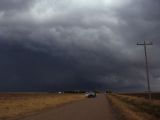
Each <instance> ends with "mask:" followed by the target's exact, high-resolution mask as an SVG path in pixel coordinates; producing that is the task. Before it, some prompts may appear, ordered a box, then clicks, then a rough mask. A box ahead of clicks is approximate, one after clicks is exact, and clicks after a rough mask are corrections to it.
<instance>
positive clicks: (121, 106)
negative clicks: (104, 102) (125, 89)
mask: <svg viewBox="0 0 160 120" xmlns="http://www.w3.org/2000/svg"><path fill="white" fill-rule="evenodd" d="M108 98H109V100H110V102H111V104H112V105H113V107H114V109H115V111H116V112H117V113H118V117H119V119H121V120H159V117H158V116H157V115H156V111H155V107H153V106H159V105H160V104H159V101H148V100H146V99H144V98H138V97H131V96H124V95H115V94H114V95H109V96H108ZM156 110H158V109H156ZM157 112H158V111H157ZM152 113H153V114H152Z"/></svg>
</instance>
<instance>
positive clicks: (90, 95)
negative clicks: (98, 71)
mask: <svg viewBox="0 0 160 120" xmlns="http://www.w3.org/2000/svg"><path fill="white" fill-rule="evenodd" d="M85 96H86V97H88V98H95V97H96V93H95V92H93V91H90V92H87V93H86V94H85Z"/></svg>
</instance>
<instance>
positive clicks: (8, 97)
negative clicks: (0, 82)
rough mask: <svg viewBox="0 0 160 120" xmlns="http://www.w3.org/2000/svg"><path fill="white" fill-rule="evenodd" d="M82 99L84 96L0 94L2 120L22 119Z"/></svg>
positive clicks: (0, 117)
mask: <svg viewBox="0 0 160 120" xmlns="http://www.w3.org/2000/svg"><path fill="white" fill-rule="evenodd" d="M81 99H84V96H83V95H80V94H54V93H0V120H10V119H17V118H21V117H23V116H26V115H30V114H34V113H37V112H39V111H41V110H45V109H48V108H52V107H55V106H58V105H61V104H66V103H69V102H72V101H76V100H81Z"/></svg>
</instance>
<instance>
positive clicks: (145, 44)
mask: <svg viewBox="0 0 160 120" xmlns="http://www.w3.org/2000/svg"><path fill="white" fill-rule="evenodd" d="M137 45H143V46H144V53H145V61H146V78H147V83H148V96H149V100H151V99H152V95H151V87H150V79H149V78H150V77H149V67H148V56H147V45H153V43H152V42H149V43H147V42H146V41H144V43H137Z"/></svg>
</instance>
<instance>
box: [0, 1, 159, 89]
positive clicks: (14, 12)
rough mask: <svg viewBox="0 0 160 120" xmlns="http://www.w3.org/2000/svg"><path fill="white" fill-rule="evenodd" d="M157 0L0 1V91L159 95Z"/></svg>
mask: <svg viewBox="0 0 160 120" xmlns="http://www.w3.org/2000/svg"><path fill="white" fill-rule="evenodd" d="M159 9H160V2H159V1H158V0H153V1H150V0H119V1H116V0H94V1H93V0H87V1H86V0H76V1H75V0H27V1H26V0H12V1H10V0H1V1H0V58H1V59H0V90H1V91H11V90H14V91H19V90H35V91H36V90H39V91H46V90H73V89H107V88H110V89H113V90H117V91H145V90H146V78H145V64H144V51H143V50H144V49H143V47H142V46H136V43H137V42H143V41H144V40H147V41H152V42H153V43H154V45H153V46H149V47H148V54H149V62H150V70H151V76H150V77H151V84H152V86H151V87H152V89H153V90H156V91H157V90H160V89H159V84H160V76H159V73H160V65H159V60H160V57H159V56H158V55H159V53H158V51H159V50H160V42H159V38H160V34H159V31H160V17H159V16H160V13H159Z"/></svg>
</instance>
